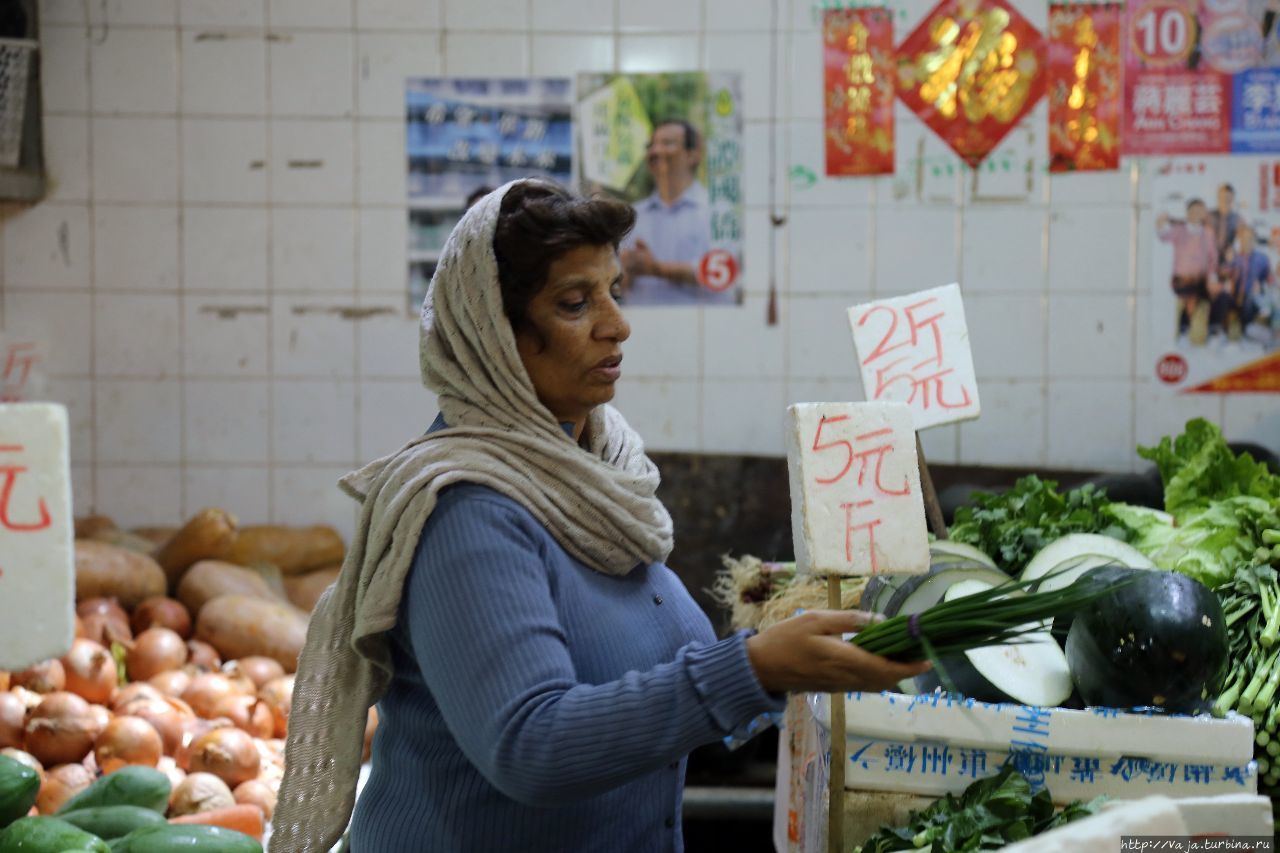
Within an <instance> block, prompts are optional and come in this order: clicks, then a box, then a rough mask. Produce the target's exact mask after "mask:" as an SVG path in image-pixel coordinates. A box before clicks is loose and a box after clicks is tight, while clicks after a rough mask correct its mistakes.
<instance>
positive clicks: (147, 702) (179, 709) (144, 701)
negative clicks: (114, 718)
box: [119, 696, 195, 755]
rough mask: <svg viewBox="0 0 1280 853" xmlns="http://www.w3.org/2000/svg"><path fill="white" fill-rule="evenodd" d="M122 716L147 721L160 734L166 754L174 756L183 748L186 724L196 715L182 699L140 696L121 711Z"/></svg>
mask: <svg viewBox="0 0 1280 853" xmlns="http://www.w3.org/2000/svg"><path fill="white" fill-rule="evenodd" d="M119 713H120V714H121V716H129V717H139V718H141V719H143V720H146V721H147V722H148V723H150V724H151V725H152V727H153V728H155V730H156V731H157V732H159V734H160V741H161V743H162V744H163V748H164V754H165V755H173V754H175V753H176V752H177V751H178V749H179V748H180V747H181V746H182V736H183V732H184V728H183V726H184V724H185V723H186V721H187V720H190V719H194V718H195V714H194V713H193V712H192V710H191V708H190V706H189V705H187V703H185V702H183V701H182V700H181V699H173V698H171V697H168V696H161V697H157V698H154V699H153V698H150V697H146V696H140V697H138V698H136V699H134V700H133V701H132V702H130V703H129V704H127V705H124V706H122V707H121V708H120V709H119Z"/></svg>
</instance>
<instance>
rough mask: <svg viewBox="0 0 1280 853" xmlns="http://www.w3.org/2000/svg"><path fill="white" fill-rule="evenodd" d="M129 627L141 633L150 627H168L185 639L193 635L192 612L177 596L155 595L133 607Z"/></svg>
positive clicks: (135, 632) (134, 631)
mask: <svg viewBox="0 0 1280 853" xmlns="http://www.w3.org/2000/svg"><path fill="white" fill-rule="evenodd" d="M129 627H131V628H133V633H134V634H141V633H142V632H143V631H145V630H147V629H148V628H168V629H169V630H170V631H173V632H174V633H175V634H177V635H178V636H179V637H181V638H182V639H184V640H185V639H187V638H188V637H190V636H191V614H190V613H189V612H188V611H187V608H186V605H184V604H183V603H182V602H181V601H178V600H177V599H176V598H167V597H165V596H163V595H153V596H152V597H151V598H146V599H143V600H142V602H141V603H140V604H139V605H138V606H137V607H135V608H134V609H133V618H132V619H130V620H129Z"/></svg>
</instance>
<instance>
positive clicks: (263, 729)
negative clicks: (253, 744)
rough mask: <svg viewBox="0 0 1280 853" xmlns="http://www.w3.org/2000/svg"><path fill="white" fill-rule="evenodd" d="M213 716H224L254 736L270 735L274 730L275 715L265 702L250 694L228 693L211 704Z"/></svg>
mask: <svg viewBox="0 0 1280 853" xmlns="http://www.w3.org/2000/svg"><path fill="white" fill-rule="evenodd" d="M210 716H213V717H226V718H227V719H229V720H231V722H232V723H233V724H234V725H235V726H236V728H240V729H244V730H245V731H246V732H248V733H249V734H251V735H253V736H254V737H271V735H272V734H273V733H274V732H275V725H276V723H275V717H274V716H273V715H272V713H271V708H270V706H268V705H267V704H266V703H265V702H260V701H258V699H257V698H256V697H254V696H252V695H250V694H245V693H229V694H227V695H226V696H223V697H222V698H220V699H218V701H217V702H216V703H214V706H213V714H211V715H210Z"/></svg>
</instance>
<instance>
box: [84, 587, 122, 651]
mask: <svg viewBox="0 0 1280 853" xmlns="http://www.w3.org/2000/svg"><path fill="white" fill-rule="evenodd" d="M76 615H78V616H79V617H80V621H81V623H82V624H83V625H84V635H85V638H86V639H89V640H93V641H94V642H95V643H101V644H102V645H104V646H110V645H111V644H112V643H113V642H117V643H127V642H129V641H130V640H132V639H133V631H131V630H130V629H129V614H128V613H126V612H125V609H124V608H123V607H121V606H120V602H119V601H117V600H116V599H114V598H86V599H85V600H84V601H82V602H80V603H79V604H77V605H76Z"/></svg>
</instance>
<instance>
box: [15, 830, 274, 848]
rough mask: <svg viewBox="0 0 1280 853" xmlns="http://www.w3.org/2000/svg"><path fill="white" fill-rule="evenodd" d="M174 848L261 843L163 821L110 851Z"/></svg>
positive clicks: (131, 835)
mask: <svg viewBox="0 0 1280 853" xmlns="http://www.w3.org/2000/svg"><path fill="white" fill-rule="evenodd" d="M0 849H3V848H0ZM175 850H181V851H183V853H262V845H261V844H259V843H258V842H257V841H256V840H254V839H253V838H252V837H251V836H248V835H245V834H244V833H243V832H236V831H235V830H234V829H223V828H222V827H220V826H202V825H199V824H178V825H174V824H165V825H164V826H144V827H142V828H141V829H135V830H134V831H133V832H131V833H129V834H128V835H126V836H125V837H124V838H121V839H118V840H117V841H115V842H113V843H112V845H111V848H110V851H109V853H173V851H175Z"/></svg>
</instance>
